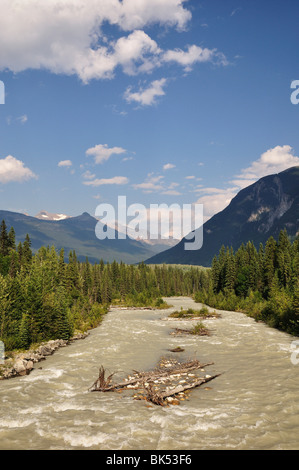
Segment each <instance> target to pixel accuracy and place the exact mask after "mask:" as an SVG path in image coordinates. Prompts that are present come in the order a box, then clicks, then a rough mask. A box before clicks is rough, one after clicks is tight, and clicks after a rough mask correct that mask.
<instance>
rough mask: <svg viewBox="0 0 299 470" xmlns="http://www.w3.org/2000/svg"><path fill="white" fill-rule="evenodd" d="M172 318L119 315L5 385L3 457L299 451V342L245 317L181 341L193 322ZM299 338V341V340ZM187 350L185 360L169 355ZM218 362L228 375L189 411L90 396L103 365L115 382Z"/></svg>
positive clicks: (224, 319) (189, 404)
mask: <svg viewBox="0 0 299 470" xmlns="http://www.w3.org/2000/svg"><path fill="white" fill-rule="evenodd" d="M167 302H168V303H170V304H171V305H173V308H172V310H162V311H161V310H160V311H158V310H156V311H149V310H121V309H113V310H111V312H109V313H108V314H107V316H106V317H105V320H104V321H103V323H102V325H101V326H100V327H99V328H97V329H95V330H92V331H91V333H90V335H89V336H88V337H87V338H86V339H85V340H80V341H76V342H74V343H72V344H71V345H70V346H68V347H66V348H62V349H60V350H58V351H57V352H56V353H55V354H54V355H53V356H51V357H49V358H47V360H46V361H43V362H41V363H39V364H36V365H35V369H34V370H33V371H32V372H31V374H30V375H28V376H26V377H19V378H15V379H11V380H8V381H2V382H0V403H1V409H0V449H1V450H3V449H7V450H8V449H12V450H24V449H25V450H31V449H33V450H34V449H36V450H56V449H60V450H63V449H69V450H81V449H82V450H88V449H90V450H95V449H103V450H198V449H203V450H205V449H207V450H217V449H221V450H222V449H228V450H230V449H238V450H242V449H249V450H250V449H267V450H271V449H273V450H276V449H296V450H298V449H299V365H295V362H294V361H292V360H291V354H292V349H291V344H292V342H293V341H294V340H296V338H293V337H291V336H289V335H287V334H285V333H282V332H279V331H277V330H274V329H271V328H269V327H267V326H266V325H264V324H261V323H256V322H255V321H254V320H253V319H251V318H249V317H247V316H245V315H243V314H241V313H235V312H221V318H219V319H210V320H205V321H204V324H205V325H206V326H207V327H208V328H209V329H210V330H211V336H210V337H196V336H172V335H170V332H171V331H172V328H175V327H180V328H185V327H190V326H191V324H192V322H190V321H188V320H184V321H183V322H180V323H179V324H178V321H177V320H167V319H166V317H167V316H168V315H169V313H170V312H171V311H173V310H174V309H180V308H181V306H182V307H184V308H187V307H193V308H197V309H198V308H200V305H199V304H195V303H194V302H193V301H192V300H191V299H189V298H185V297H181V298H179V297H175V298H170V299H167ZM297 339H298V338H297ZM177 346H181V347H182V348H184V349H185V351H184V352H183V353H179V354H177V353H170V352H169V351H168V349H172V348H175V347H177ZM167 355H169V356H170V357H175V358H176V359H179V360H186V359H187V360H188V359H190V358H197V359H198V360H200V362H203V363H208V362H213V363H214V365H212V366H209V367H207V368H206V373H207V374H210V375H214V374H222V375H221V376H220V377H218V378H216V379H215V380H213V381H212V382H210V383H209V384H208V385H209V387H205V386H202V387H200V388H198V389H195V390H193V391H192V392H191V394H190V396H189V399H188V400H187V401H183V402H181V403H180V405H179V406H170V407H159V406H154V405H153V406H152V407H148V403H146V402H145V401H136V400H133V393H134V392H133V391H132V392H131V391H130V392H129V391H128V392H125V393H97V392H95V393H90V392H89V391H88V389H89V387H90V386H91V385H92V384H93V382H94V381H95V380H96V378H97V377H98V370H99V367H100V366H101V365H103V366H104V367H105V368H106V369H107V371H108V373H113V372H116V375H115V376H114V378H113V380H115V381H117V379H118V378H119V379H122V378H123V377H125V376H127V374H129V373H131V372H132V371H133V370H140V371H145V370H151V369H152V368H154V367H155V366H156V365H157V362H158V361H159V359H160V358H161V357H162V356H167Z"/></svg>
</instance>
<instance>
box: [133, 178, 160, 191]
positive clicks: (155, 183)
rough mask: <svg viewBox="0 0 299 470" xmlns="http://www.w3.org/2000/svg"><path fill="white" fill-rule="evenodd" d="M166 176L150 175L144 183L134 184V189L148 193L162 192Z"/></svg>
mask: <svg viewBox="0 0 299 470" xmlns="http://www.w3.org/2000/svg"><path fill="white" fill-rule="evenodd" d="M163 179H164V176H161V175H160V176H153V175H152V174H149V175H148V176H147V179H146V180H145V181H144V182H143V183H139V184H134V185H133V188H134V189H142V190H143V191H144V192H146V193H152V192H154V191H162V190H163V189H164V186H163V181H162V180H163Z"/></svg>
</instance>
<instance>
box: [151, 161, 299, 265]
mask: <svg viewBox="0 0 299 470" xmlns="http://www.w3.org/2000/svg"><path fill="white" fill-rule="evenodd" d="M284 228H286V229H287V231H288V234H289V236H291V237H295V236H296V235H297V234H298V233H299V166H296V167H293V168H290V169H288V170H286V171H283V172H282V173H279V174H276V175H271V176H266V177H264V178H261V179H260V180H259V181H257V182H256V183H254V184H253V185H251V186H249V187H247V188H245V189H243V190H242V191H240V192H239V193H238V194H237V196H236V197H235V198H234V199H233V200H232V201H231V203H230V204H229V206H228V207H226V209H224V210H223V211H222V212H219V213H218V214H216V215H214V217H212V218H211V219H210V220H208V221H207V222H206V223H205V224H204V226H203V246H202V248H201V249H200V250H197V251H185V250H184V243H185V239H183V240H182V241H181V242H180V243H178V244H177V245H176V246H175V247H173V248H171V249H169V250H167V251H164V252H162V253H160V254H157V255H155V256H153V257H151V258H150V259H148V260H147V261H146V263H148V264H163V263H167V264H189V265H202V266H211V263H212V260H213V257H214V256H215V255H216V254H217V255H218V252H219V250H220V248H221V246H222V245H224V246H232V247H233V248H234V249H235V250H236V249H238V248H239V247H240V245H241V244H242V243H247V242H248V241H252V242H253V243H254V244H255V246H256V247H257V248H258V246H259V244H260V243H265V242H266V241H267V240H268V238H269V237H270V236H271V235H272V236H273V237H274V238H275V239H277V238H278V236H279V233H280V231H281V230H283V229H284Z"/></svg>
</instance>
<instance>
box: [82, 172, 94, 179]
mask: <svg viewBox="0 0 299 470" xmlns="http://www.w3.org/2000/svg"><path fill="white" fill-rule="evenodd" d="M82 176H83V178H84V179H86V180H94V179H95V177H96V175H94V174H92V173H91V172H90V171H89V170H87V171H85V173H83V175H82Z"/></svg>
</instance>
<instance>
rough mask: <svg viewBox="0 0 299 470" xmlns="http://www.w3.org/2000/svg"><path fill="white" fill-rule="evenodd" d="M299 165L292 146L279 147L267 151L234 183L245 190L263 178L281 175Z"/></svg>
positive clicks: (238, 176) (237, 177)
mask: <svg viewBox="0 0 299 470" xmlns="http://www.w3.org/2000/svg"><path fill="white" fill-rule="evenodd" d="M297 165H299V157H296V156H295V155H294V150H293V148H292V147H290V145H283V146H279V145H278V146H277V147H274V148H272V149H269V150H267V151H266V152H265V153H263V154H262V155H261V157H260V158H259V159H258V160H256V161H254V162H253V163H252V164H251V165H250V166H249V167H248V168H245V169H244V170H242V171H241V173H240V174H239V175H236V177H235V179H234V180H233V183H234V184H236V185H238V186H239V187H240V188H245V187H246V186H249V185H250V184H253V183H255V181H257V180H258V179H259V178H262V177H263V176H268V175H273V174H275V173H280V172H281V171H284V170H287V169H288V168H291V167H292V166H297Z"/></svg>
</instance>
